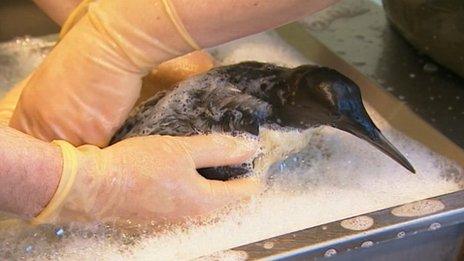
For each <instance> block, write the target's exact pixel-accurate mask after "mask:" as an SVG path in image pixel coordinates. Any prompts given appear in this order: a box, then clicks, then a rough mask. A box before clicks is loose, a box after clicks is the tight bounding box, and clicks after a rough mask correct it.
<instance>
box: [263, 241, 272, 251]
mask: <svg viewBox="0 0 464 261" xmlns="http://www.w3.org/2000/svg"><path fill="white" fill-rule="evenodd" d="M273 247H274V242H264V244H263V248H264V249H272V248H273Z"/></svg>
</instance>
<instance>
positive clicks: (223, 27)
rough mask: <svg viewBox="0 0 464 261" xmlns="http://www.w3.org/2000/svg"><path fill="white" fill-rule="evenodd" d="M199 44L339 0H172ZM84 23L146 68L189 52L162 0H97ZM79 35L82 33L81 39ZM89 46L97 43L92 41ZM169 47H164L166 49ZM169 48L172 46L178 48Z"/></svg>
mask: <svg viewBox="0 0 464 261" xmlns="http://www.w3.org/2000/svg"><path fill="white" fill-rule="evenodd" d="M170 1H171V3H172V6H173V7H174V9H175V10H176V11H177V13H178V15H179V18H180V20H181V21H180V22H181V23H182V24H183V25H184V26H185V27H186V30H187V31H188V33H189V34H190V35H191V37H192V38H193V39H194V40H195V41H196V42H197V43H198V45H199V46H200V47H203V48H207V47H212V46H216V45H219V44H222V43H225V42H227V41H231V40H234V39H238V38H241V37H245V36H247V35H250V34H253V33H257V32H261V31H265V30H267V29H271V28H274V27H277V26H279V25H282V24H285V23H288V22H291V21H294V20H296V19H299V18H301V17H302V16H305V15H309V14H311V13H314V12H317V11H319V10H321V9H323V8H325V7H327V6H329V5H331V4H333V3H336V2H338V0H289V1H281V0H255V1H249V0H222V1H217V0H204V1H188V0H170ZM84 20H89V22H86V21H84V22H83V24H85V23H87V25H88V24H91V25H92V27H93V28H94V30H95V31H97V32H98V34H100V35H102V39H106V40H109V41H110V44H109V45H112V46H115V47H117V48H119V49H120V50H115V51H116V52H119V53H120V56H121V57H125V58H129V60H130V61H131V62H132V64H135V65H136V66H137V67H141V68H143V69H145V70H147V69H149V68H152V67H153V66H156V65H158V64H160V63H161V62H164V61H166V60H169V59H172V58H175V57H176V56H179V55H182V54H185V53H188V52H190V51H192V47H191V46H190V45H189V44H188V43H187V42H186V41H185V39H183V37H181V36H180V34H179V32H178V31H177V29H176V27H175V25H174V23H173V22H172V20H171V19H170V17H169V15H167V11H166V8H165V5H164V4H163V1H162V0H132V1H125V0H101V1H98V2H96V5H95V6H94V7H93V8H92V10H91V11H90V12H89V14H88V16H87V17H86V19H84ZM80 39H82V37H81V38H80ZM92 46H95V44H93V45H92ZM165 47H167V48H165ZM167 49H169V50H173V51H176V52H177V54H176V53H173V52H170V51H168V50H167Z"/></svg>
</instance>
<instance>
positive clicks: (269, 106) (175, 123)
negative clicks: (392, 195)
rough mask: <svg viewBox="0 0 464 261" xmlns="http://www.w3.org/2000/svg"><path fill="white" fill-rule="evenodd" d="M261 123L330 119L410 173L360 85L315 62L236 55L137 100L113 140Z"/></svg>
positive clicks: (216, 172) (300, 124)
mask: <svg viewBox="0 0 464 261" xmlns="http://www.w3.org/2000/svg"><path fill="white" fill-rule="evenodd" d="M262 125H271V126H272V125H278V126H281V127H290V128H297V129H301V130H303V129H308V128H313V127H317V126H321V125H327V126H331V127H334V128H337V129H340V130H342V131H346V132H348V133H351V134H352V135H354V136H356V137H358V138H360V139H363V140H365V141H367V142H368V143H370V144H371V145H373V146H374V147H376V148H377V149H379V150H380V151H382V152H383V153H385V154H386V155H388V156H389V157H390V158H392V159H393V160H395V161H396V162H398V163H399V164H401V165H402V166H403V167H405V168H406V169H408V170H409V171H411V172H413V173H415V170H414V168H413V166H412V165H411V164H410V163H409V161H408V160H407V159H406V158H405V157H404V156H403V155H402V154H401V153H400V152H399V151H398V150H397V149H396V148H395V147H394V146H393V145H392V144H391V143H390V142H389V141H388V140H387V139H386V138H385V137H384V136H383V135H382V133H381V131H380V130H379V129H378V128H377V127H376V126H375V124H374V122H373V121H372V120H371V118H370V117H369V115H368V114H367V112H366V110H365V108H364V106H363V103H362V98H361V93H360V90H359V87H358V86H357V85H356V84H355V83H354V82H353V81H352V80H350V79H349V78H347V77H345V76H344V75H342V74H340V73H339V72H337V71H335V70H333V69H330V68H326V67H319V66H314V65H302V66H298V67H296V68H286V67H281V66H277V65H274V64H269V63H260V62H242V63H238V64H235V65H229V66H222V67H217V68H213V69H211V70H209V71H208V72H206V73H204V74H201V75H198V76H195V77H192V78H189V79H187V80H185V81H182V82H180V83H178V84H177V85H176V86H175V88H174V89H173V90H172V91H162V92H159V93H157V94H155V95H154V96H153V97H152V98H150V99H148V100H147V101H146V102H144V103H143V104H141V105H140V106H138V107H137V108H136V109H135V110H134V112H133V113H132V115H131V116H130V117H129V118H128V119H127V121H126V122H125V123H124V125H123V126H122V127H121V129H120V130H119V131H118V132H117V133H116V134H115V135H114V137H113V139H112V141H111V142H112V143H116V142H118V141H120V140H122V139H126V138H130V137H135V136H147V135H155V134H159V135H172V136H189V135H194V134H205V133H211V132H225V133H232V134H236V133H243V132H247V133H251V134H253V135H258V134H259V127H260V126H262ZM246 172H247V169H245V168H243V167H239V166H235V167H216V168H205V169H200V170H199V173H200V174H201V175H203V176H204V177H206V178H210V179H218V180H227V179H230V178H234V177H236V176H240V175H243V174H245V173H246Z"/></svg>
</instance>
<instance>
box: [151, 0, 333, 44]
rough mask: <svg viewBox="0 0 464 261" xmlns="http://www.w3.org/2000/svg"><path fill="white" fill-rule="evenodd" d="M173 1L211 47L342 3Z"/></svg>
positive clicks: (198, 37)
mask: <svg viewBox="0 0 464 261" xmlns="http://www.w3.org/2000/svg"><path fill="white" fill-rule="evenodd" d="M146 1H151V0H146ZM171 1H172V2H173V5H174V6H175V8H176V9H177V12H178V14H179V16H180V17H181V19H182V22H183V23H184V25H185V27H186V28H187V30H188V31H189V32H190V34H191V35H192V37H193V38H194V39H195V40H196V41H197V42H198V43H199V45H200V46H202V47H211V46H215V45H218V44H222V43H225V42H228V41H231V40H234V39H238V38H241V37H244V36H247V35H251V34H254V33H258V32H262V31H264V30H268V29H271V28H275V27H277V26H280V25H283V24H286V23H289V22H291V21H295V20H297V19H299V18H301V17H303V16H307V15H310V14H312V13H315V12H317V11H319V10H321V9H323V8H325V7H327V6H329V5H331V4H334V3H336V2H338V1H339V0H285V1H282V0H254V1H250V0H220V1H218V0H203V1H190V0H171Z"/></svg>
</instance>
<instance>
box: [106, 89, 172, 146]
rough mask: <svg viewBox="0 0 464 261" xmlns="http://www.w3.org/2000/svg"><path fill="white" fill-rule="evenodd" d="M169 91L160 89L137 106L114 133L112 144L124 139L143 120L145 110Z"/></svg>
mask: <svg viewBox="0 0 464 261" xmlns="http://www.w3.org/2000/svg"><path fill="white" fill-rule="evenodd" d="M167 93H168V92H167V91H160V92H158V93H156V94H155V95H153V96H152V97H151V98H149V99H148V100H146V101H145V102H143V103H142V104H140V105H139V106H138V107H137V108H135V109H134V110H133V111H132V112H131V113H130V115H129V118H127V120H126V121H125V122H124V124H123V125H122V126H121V128H120V129H119V130H118V131H117V132H116V134H114V136H113V138H112V139H111V142H110V144H114V143H116V142H118V141H121V140H123V139H124V138H125V136H126V135H127V134H128V133H129V132H131V131H132V129H133V128H134V127H135V126H136V125H137V124H138V123H139V122H141V121H142V118H141V117H142V116H143V115H144V112H147V110H149V109H151V108H153V107H154V106H155V105H156V104H157V103H158V102H159V101H160V100H161V99H162V98H163V97H164V96H166V94H167Z"/></svg>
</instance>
